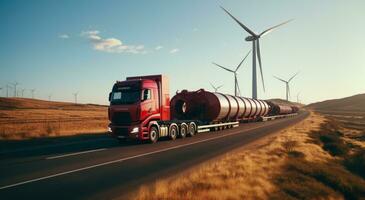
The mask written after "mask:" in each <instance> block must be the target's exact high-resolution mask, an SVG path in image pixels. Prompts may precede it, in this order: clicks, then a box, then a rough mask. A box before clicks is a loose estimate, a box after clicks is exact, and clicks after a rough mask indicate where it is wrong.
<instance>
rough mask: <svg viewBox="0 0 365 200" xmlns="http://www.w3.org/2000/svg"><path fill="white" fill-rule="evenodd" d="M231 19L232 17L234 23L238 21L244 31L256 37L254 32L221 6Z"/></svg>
mask: <svg viewBox="0 0 365 200" xmlns="http://www.w3.org/2000/svg"><path fill="white" fill-rule="evenodd" d="M220 7H221V8H222V9H223V10H224V11H225V12H226V13H227V14H228V15H229V16H230V17H232V19H233V20H234V21H236V22H237V23H238V24H239V25H240V26H241V27H242V28H243V29H245V31H247V32H248V33H249V34H251V35H252V36H256V33H254V32H253V31H251V30H250V29H249V28H248V27H246V26H245V25H244V24H242V23H241V22H240V21H238V19H236V18H235V17H234V16H233V15H231V13H229V12H228V11H227V10H226V9H224V8H223V7H222V6H220Z"/></svg>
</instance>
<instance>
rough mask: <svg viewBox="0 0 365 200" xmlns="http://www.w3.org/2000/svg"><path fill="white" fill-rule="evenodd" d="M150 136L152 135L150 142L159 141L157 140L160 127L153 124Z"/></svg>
mask: <svg viewBox="0 0 365 200" xmlns="http://www.w3.org/2000/svg"><path fill="white" fill-rule="evenodd" d="M149 136H150V142H151V143H156V142H157V140H158V129H157V128H156V127H155V126H152V127H151V128H150V132H149Z"/></svg>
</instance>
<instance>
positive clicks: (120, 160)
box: [0, 117, 306, 190]
mask: <svg viewBox="0 0 365 200" xmlns="http://www.w3.org/2000/svg"><path fill="white" fill-rule="evenodd" d="M305 118H306V117H305ZM305 118H303V119H305ZM271 125H272V124H267V125H263V126H260V127H254V128H250V129H247V130H245V132H247V131H252V130H256V129H260V128H263V127H267V126H271ZM292 125H294V124H292ZM239 133H242V130H239V131H235V132H232V133H228V134H224V135H220V136H217V137H212V138H207V139H204V140H199V141H195V142H192V143H187V144H180V145H177V146H173V147H169V148H165V149H160V150H156V151H152V152H148V153H143V154H139V155H135V156H130V157H126V158H121V159H117V160H112V161H108V162H104V163H99V164H95V165H91V166H87V167H82V168H78V169H74V170H70V171H65V172H60V173H56V174H52V175H49V176H43V177H40V178H35V179H31V180H27V181H22V182H18V183H14V184H10V185H6V186H2V187H0V190H3V189H7V188H12V187H16V186H19V185H24V184H27V183H32V182H36V181H41V180H45V179H50V178H54V177H58V176H62V175H67V174H71V173H75V172H80V171H85V170H88V169H93V168H96V167H101V166H105V165H110V164H114V163H118V162H123V161H126V160H131V159H134V158H139V157H143V156H148V155H152V154H156V153H161V152H165V151H169V150H173V149H178V148H182V147H186V146H191V145H194V144H199V143H203V142H207V141H211V140H216V139H219V138H222V137H228V136H231V135H237V134H239Z"/></svg>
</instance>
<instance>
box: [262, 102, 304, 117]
mask: <svg viewBox="0 0 365 200" xmlns="http://www.w3.org/2000/svg"><path fill="white" fill-rule="evenodd" d="M266 103H268V104H269V106H270V110H269V115H270V116H273V115H285V114H290V113H294V112H297V111H296V110H294V109H293V107H292V106H287V105H278V104H276V103H274V102H271V101H266ZM298 110H299V109H298Z"/></svg>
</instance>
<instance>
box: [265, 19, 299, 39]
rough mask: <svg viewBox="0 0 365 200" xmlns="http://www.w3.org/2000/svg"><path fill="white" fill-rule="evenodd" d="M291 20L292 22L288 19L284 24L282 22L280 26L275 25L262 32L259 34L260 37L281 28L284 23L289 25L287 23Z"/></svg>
mask: <svg viewBox="0 0 365 200" xmlns="http://www.w3.org/2000/svg"><path fill="white" fill-rule="evenodd" d="M292 20H293V19H290V20H288V21H285V22H283V23H281V24H278V25H276V26H273V27H271V28H268V29H266V30H264V31H262V33H260V36H264V35H266V34H268V33H270V32H271V31H272V30H274V29H276V28H277V27H279V26H282V25H284V24H286V23H289V22H290V21H292Z"/></svg>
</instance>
